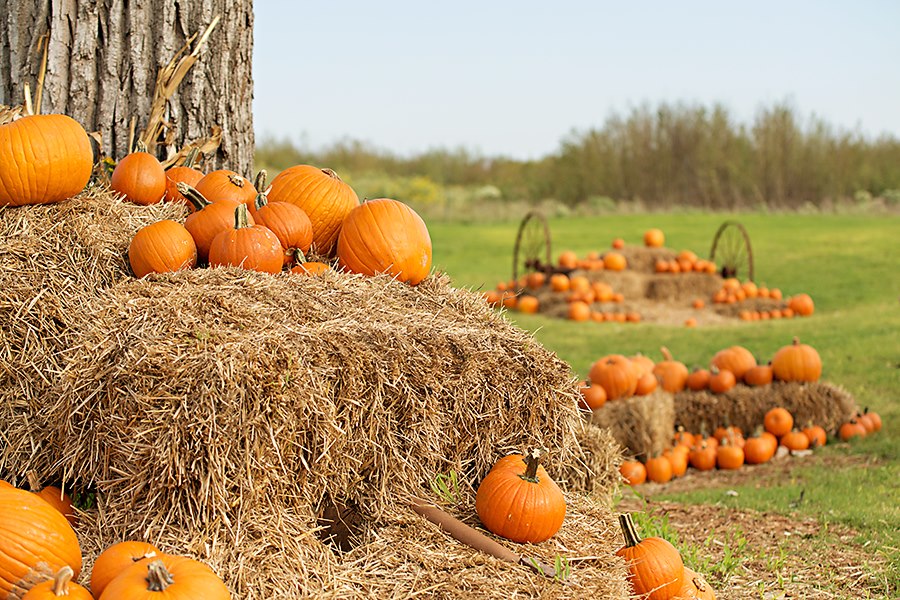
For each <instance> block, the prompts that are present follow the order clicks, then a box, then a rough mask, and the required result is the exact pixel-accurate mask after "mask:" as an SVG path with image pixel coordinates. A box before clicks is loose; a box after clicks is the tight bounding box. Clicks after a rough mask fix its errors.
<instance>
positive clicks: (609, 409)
mask: <svg viewBox="0 0 900 600" xmlns="http://www.w3.org/2000/svg"><path fill="white" fill-rule="evenodd" d="M591 422H592V423H593V424H594V425H596V426H597V427H602V428H606V429H609V430H610V431H611V432H612V435H613V437H614V438H615V439H616V441H618V442H619V444H621V445H622V447H623V448H625V449H626V450H627V453H628V454H629V455H632V456H635V457H639V458H648V457H650V456H655V455H657V454H659V453H661V452H662V451H663V450H665V449H666V448H668V447H669V445H670V444H671V441H672V435H673V434H674V431H675V402H674V399H673V397H672V394H670V393H669V392H666V391H664V390H662V389H657V390H656V391H654V392H653V393H651V394H648V395H646V396H631V397H629V398H623V399H619V400H613V401H609V402H606V403H605V404H604V405H603V406H602V407H600V408H599V409H598V410H595V411H594V413H593V415H592V416H591Z"/></svg>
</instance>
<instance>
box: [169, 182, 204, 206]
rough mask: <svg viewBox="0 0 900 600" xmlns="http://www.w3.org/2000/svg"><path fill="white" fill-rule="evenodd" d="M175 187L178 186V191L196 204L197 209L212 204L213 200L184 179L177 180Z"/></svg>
mask: <svg viewBox="0 0 900 600" xmlns="http://www.w3.org/2000/svg"><path fill="white" fill-rule="evenodd" d="M175 187H176V188H178V191H179V192H180V193H181V195H182V196H184V197H185V198H187V200H188V202H190V203H191V204H193V205H194V208H195V209H197V211H201V210H203V209H204V208H206V207H207V206H209V205H210V204H212V202H210V201H209V200H207V199H206V197H205V196H204V195H203V194H201V193H200V192H198V191H197V190H196V189H194V188H193V187H191V186H189V185H188V184H186V183H185V182H183V181H179V182H177V183H176V184H175Z"/></svg>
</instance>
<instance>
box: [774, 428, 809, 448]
mask: <svg viewBox="0 0 900 600" xmlns="http://www.w3.org/2000/svg"><path fill="white" fill-rule="evenodd" d="M779 442H780V443H781V445H782V446H784V447H785V448H787V449H788V450H807V449H809V437H807V435H806V434H805V433H803V432H802V431H800V430H799V429H794V430H793V431H790V432H788V433H786V434H784V435H783V436H782V437H781V440H779Z"/></svg>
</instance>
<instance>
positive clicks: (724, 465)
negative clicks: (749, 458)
mask: <svg viewBox="0 0 900 600" xmlns="http://www.w3.org/2000/svg"><path fill="white" fill-rule="evenodd" d="M743 464H744V450H743V449H742V448H739V447H738V446H737V445H735V444H732V443H731V442H730V441H729V440H728V438H726V439H725V441H724V442H722V443H721V444H720V445H719V447H718V448H716V466H717V467H719V468H720V469H727V470H734V469H740V468H741V466H742V465H743Z"/></svg>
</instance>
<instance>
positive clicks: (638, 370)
mask: <svg viewBox="0 0 900 600" xmlns="http://www.w3.org/2000/svg"><path fill="white" fill-rule="evenodd" d="M631 364H632V365H633V366H634V369H635V375H636V376H637V377H643V376H644V373H653V367H655V366H656V363H655V362H653V359H652V358H650V357H649V356H645V355H643V354H635V355H634V356H632V357H631Z"/></svg>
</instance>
